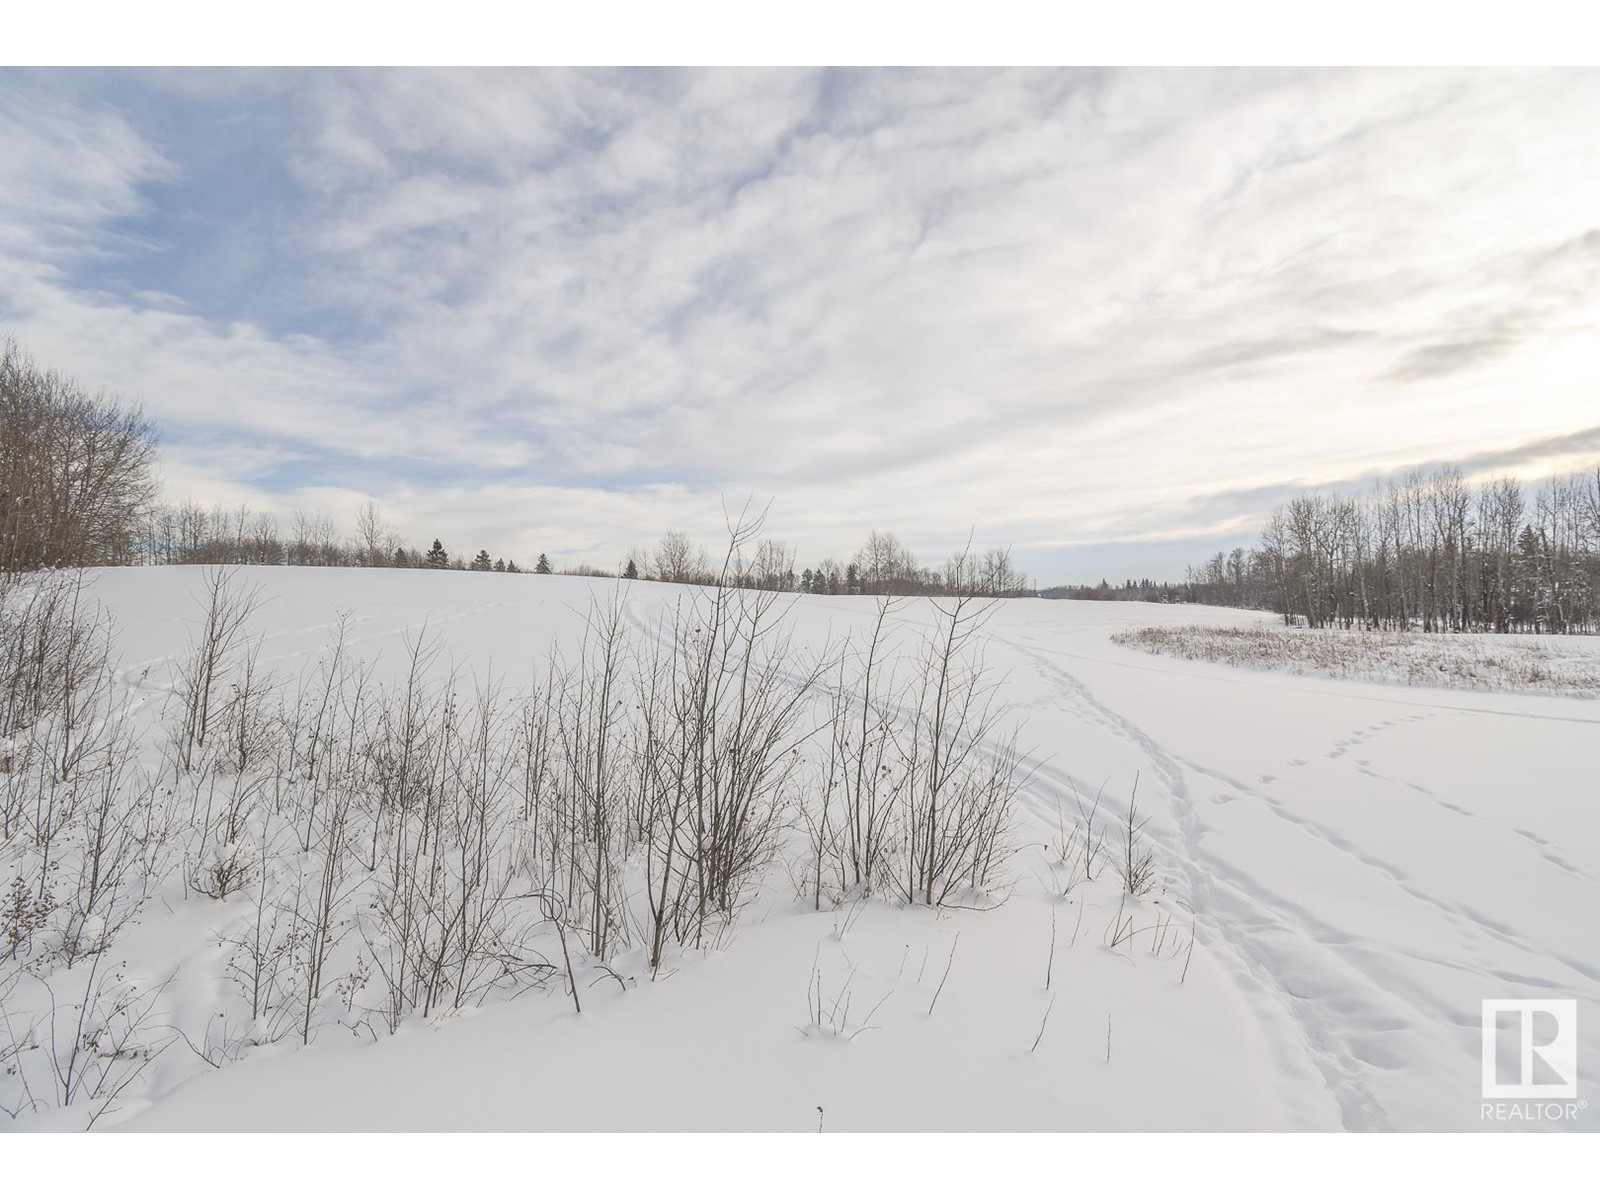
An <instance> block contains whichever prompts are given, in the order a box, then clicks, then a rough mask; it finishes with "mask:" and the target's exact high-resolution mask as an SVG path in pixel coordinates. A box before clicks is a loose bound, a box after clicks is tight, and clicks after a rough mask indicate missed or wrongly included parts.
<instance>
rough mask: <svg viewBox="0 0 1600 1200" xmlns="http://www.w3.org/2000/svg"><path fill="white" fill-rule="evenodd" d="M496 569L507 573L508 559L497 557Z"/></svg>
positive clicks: (495, 561)
mask: <svg viewBox="0 0 1600 1200" xmlns="http://www.w3.org/2000/svg"><path fill="white" fill-rule="evenodd" d="M494 569H495V570H496V571H499V572H500V573H501V574H504V573H505V569H506V560H505V559H503V558H497V559H495V560H494Z"/></svg>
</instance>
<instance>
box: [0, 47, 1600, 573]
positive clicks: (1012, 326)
mask: <svg viewBox="0 0 1600 1200" xmlns="http://www.w3.org/2000/svg"><path fill="white" fill-rule="evenodd" d="M180 78H181V82H182V86H177V85H175V84H174V82H173V81H172V80H170V79H166V78H164V77H163V78H161V79H157V80H153V81H152V82H151V87H152V88H155V87H156V86H157V84H160V86H162V87H164V88H166V89H167V94H166V96H165V97H164V99H163V100H162V102H163V103H172V104H182V103H202V102H204V101H203V99H197V98H196V97H203V96H204V95H205V89H206V87H207V86H210V84H211V82H213V80H212V79H211V78H209V77H208V78H192V77H187V76H185V77H180ZM214 82H215V84H216V86H217V87H219V88H223V89H227V88H230V87H236V84H235V81H232V80H230V79H229V78H227V77H224V78H222V79H221V80H215V81H214ZM248 84H249V86H248V88H242V87H236V90H237V91H239V92H241V93H242V94H243V96H244V99H243V100H239V99H238V98H237V96H236V97H235V102H236V103H241V104H246V105H259V106H267V105H272V106H279V107H280V108H281V109H282V110H283V112H284V113H286V114H287V116H286V123H287V125H288V127H289V128H290V129H291V130H292V133H291V134H289V135H288V136H278V137H276V138H274V139H268V138H266V135H265V134H263V142H262V145H261V148H260V151H259V152H260V153H262V154H272V155H279V156H281V157H282V158H283V161H284V165H285V166H286V168H287V169H288V171H289V173H290V177H291V178H292V179H294V180H296V181H298V186H299V191H298V192H297V193H296V194H295V195H294V196H293V197H290V198H288V201H292V203H293V204H294V205H295V206H296V207H295V221H294V222H293V226H292V227H293V231H294V232H293V233H292V235H291V236H290V237H289V238H288V239H287V240H286V241H284V242H283V243H282V244H278V245H274V246H272V247H269V250H270V251H271V252H272V253H274V254H275V255H279V256H281V258H282V270H283V275H282V276H281V278H280V279H279V284H280V286H281V287H282V288H283V289H284V291H285V292H286V294H288V295H289V296H291V297H292V296H300V297H302V298H303V299H304V300H305V302H306V304H307V306H308V308H315V309H316V310H317V311H319V312H322V311H327V310H330V309H331V310H332V311H333V312H335V313H336V314H344V315H345V316H346V318H347V321H346V322H335V325H334V326H333V327H330V328H329V329H328V330H326V331H325V332H323V333H322V334H321V335H320V336H316V337H308V336H305V335H304V334H300V335H296V336H290V335H287V334H282V333H273V332H272V329H273V328H274V325H273V322H272V321H270V320H269V319H267V318H266V317H263V318H262V319H261V320H260V321H259V322H250V323H232V324H222V323H219V322H218V321H217V319H216V318H214V317H213V316H211V315H209V314H207V313H206V312H204V311H198V310H195V309H193V308H192V307H184V306H183V302H184V301H186V300H187V299H188V298H187V297H181V296H180V297H177V298H176V299H175V300H166V299H163V298H160V297H153V296H140V295H137V294H134V293H132V292H129V293H126V294H107V293H105V292H100V291H95V290H93V289H92V288H89V287H87V286H86V285H84V284H83V283H82V282H80V281H79V280H78V279H77V278H76V277H75V276H74V274H73V264H74V257H73V256H74V255H82V254H84V253H108V252H111V249H110V248H111V247H112V246H113V245H114V242H115V238H116V236H118V235H117V222H118V220H119V218H120V217H122V216H125V215H126V214H128V213H130V212H134V211H136V210H137V209H138V208H139V206H140V205H141V204H143V203H145V202H146V201H145V199H144V197H143V189H146V188H147V187H148V185H149V184H150V183H151V182H152V181H153V180H156V179H165V180H169V181H170V180H171V179H172V178H173V176H174V174H178V173H181V172H182V170H183V166H184V156H185V147H184V146H183V145H182V144H181V142H180V143H178V144H172V145H167V144H162V145H161V146H160V149H159V151H158V150H157V149H156V148H155V146H156V143H155V142H154V140H152V139H153V136H154V135H153V134H150V133H149V132H148V131H144V130H140V129H137V128H136V127H135V126H134V125H133V124H131V123H130V121H131V118H124V117H121V116H118V115H115V114H112V113H109V112H108V111H107V110H106V109H105V108H104V107H97V106H96V105H95V104H93V103H92V102H87V101H83V100H80V99H73V98H71V97H67V96H65V95H58V94H56V93H54V92H52V91H51V90H50V89H49V88H47V87H45V86H44V85H43V81H42V80H41V78H40V77H38V76H30V77H25V78H14V79H11V80H10V81H9V86H8V87H5V88H4V89H3V91H0V96H3V98H0V103H4V104H8V105H10V106H11V107H10V108H9V109H8V110H7V111H11V112H21V113H24V114H27V115H28V123H29V128H30V130H32V131H33V132H30V134H29V135H28V137H29V140H28V141H27V143H26V153H17V152H13V153H9V154H8V153H6V152H5V151H0V199H3V198H11V197H17V198H19V199H16V200H14V201H13V202H12V203H10V204H9V205H6V206H4V207H3V208H0V211H4V212H5V213H6V215H5V216H4V217H0V269H3V270H4V275H3V276H0V320H4V321H7V322H8V323H9V324H11V325H13V326H14V327H15V329H16V331H17V333H18V335H19V336H20V337H22V338H23V340H24V341H26V342H28V343H29V344H30V345H31V346H32V347H33V349H34V350H35V352H36V353H37V354H38V355H39V356H40V357H41V358H43V359H46V360H47V361H50V362H52V363H56V364H60V365H63V366H66V367H68V368H69V369H71V370H73V371H75V372H77V373H79V374H82V375H85V376H88V377H91V378H92V379H93V380H95V381H103V382H107V383H115V384H116V385H118V386H119V387H121V388H123V389H124V390H127V391H131V392H136V393H138V394H140V395H141V396H142V397H143V398H144V399H145V401H146V402H147V404H148V405H149V407H150V409H151V410H152V411H153V413H154V414H155V415H156V416H157V417H158V418H160V419H161V420H162V421H163V422H164V423H166V424H168V425H170V426H171V427H173V428H174V429H177V430H181V431H183V432H184V433H185V434H186V435H187V436H186V438H185V439H184V443H185V445H187V444H189V443H192V442H193V441H194V438H195V437H196V436H198V435H199V434H204V435H205V436H207V437H210V438H213V439H214V440H215V442H216V446H217V449H216V450H215V451H214V452H213V453H212V458H211V459H210V460H209V462H210V465H209V466H204V467H203V469H202V467H201V466H196V467H195V469H194V470H192V471H191V470H190V469H189V465H188V462H187V461H178V462H174V463H170V464H169V474H171V475H173V476H174V477H176V478H192V479H194V480H195V481H196V483H197V485H198V484H204V483H205V481H206V480H208V479H215V478H217V469H216V467H217V464H219V463H232V464H234V465H237V466H238V467H239V469H241V470H242V471H243V472H244V473H245V476H246V477H245V478H243V479H240V480H234V481H233V486H234V487H235V489H237V488H239V487H246V488H249V487H254V486H256V482H257V481H260V480H264V479H265V478H266V474H265V473H263V472H259V471H258V473H257V474H255V475H251V474H250V471H251V470H252V468H251V465H250V464H251V463H252V462H256V461H258V460H257V459H254V458H252V457H251V456H249V455H238V456H234V457H231V458H230V457H229V455H230V453H231V451H230V449H229V447H235V446H248V447H259V446H261V445H267V446H272V445H279V446H282V447H284V448H285V451H286V452H288V453H296V454H300V453H303V454H305V455H306V459H305V462H306V463H307V464H308V465H307V468H306V469H307V470H308V471H309V470H313V467H312V466H311V465H309V464H315V463H316V462H319V461H326V456H327V455H328V454H330V453H335V452H337V453H340V454H342V455H348V456H354V457H357V458H359V459H362V460H363V461H364V462H365V463H367V464H369V465H370V466H371V467H372V472H371V473H370V474H369V475H367V476H364V478H365V479H367V480H368V483H369V484H370V490H372V491H374V492H376V493H378V494H379V495H380V498H381V499H384V500H385V501H386V502H388V503H389V505H390V507H391V508H393V509H395V510H396V513H397V515H398V514H399V512H401V511H403V512H404V513H406V514H407V515H408V516H409V517H414V519H415V520H416V521H418V522H419V523H424V524H425V523H426V522H427V521H430V520H431V521H432V522H433V523H434V524H435V525H441V526H443V525H448V526H449V528H450V529H451V530H452V536H453V537H455V538H456V539H457V540H461V539H463V538H464V539H466V540H469V541H471V540H476V541H481V542H486V543H490V544H491V549H495V550H499V549H500V548H504V549H505V550H506V551H508V552H514V553H516V554H517V555H519V556H530V555H531V554H533V553H537V552H538V550H539V549H541V548H545V547H546V546H550V545H567V546H572V547H579V546H583V547H591V548H594V547H599V548H603V549H605V550H608V551H610V552H612V553H613V556H615V555H616V554H620V553H621V552H623V551H624V550H625V549H626V547H627V545H629V544H630V543H633V542H635V541H639V540H643V539H646V538H653V537H654V536H655V535H656V534H658V533H659V531H660V529H661V528H663V527H665V525H667V524H687V525H694V524H696V523H700V524H702V525H706V526H707V528H708V532H709V530H710V529H712V528H714V525H715V520H716V516H717V500H716V497H717V496H719V495H721V494H724V493H726V494H733V495H743V494H744V493H745V492H747V491H752V490H753V491H756V492H759V493H763V494H774V495H777V496H778V497H779V498H780V503H779V506H778V508H777V510H776V511H775V519H779V518H781V522H782V525H783V530H782V531H783V532H784V533H786V534H790V535H792V536H793V537H794V538H795V540H797V541H799V542H800V543H801V546H802V550H803V552H804V553H806V554H807V555H808V556H812V557H820V556H822V555H823V554H827V553H840V552H844V551H847V550H848V549H849V548H851V547H852V546H853V545H854V544H855V543H856V542H857V541H858V540H859V538H860V537H861V536H862V534H864V532H865V530H866V529H867V528H869V527H872V526H876V527H878V528H894V529H896V530H897V531H898V532H900V533H901V534H902V536H904V537H905V538H906V539H907V540H908V541H909V542H911V543H912V544H914V545H918V546H919V547H922V548H924V549H925V550H927V551H928V552H930V553H931V552H933V551H935V550H937V549H942V548H946V547H948V546H949V545H951V544H952V543H955V542H958V541H960V540H963V539H964V537H965V534H966V530H967V529H968V528H969V527H973V526H975V527H977V529H978V532H979V537H980V539H985V540H1011V541H1013V542H1015V543H1016V545H1017V549H1018V551H1019V557H1021V558H1022V559H1023V560H1024V562H1026V561H1028V558H1029V547H1034V548H1036V549H1037V550H1038V551H1040V552H1041V553H1042V552H1043V550H1044V549H1045V548H1047V547H1050V546H1053V545H1059V544H1063V543H1088V542H1096V541H1119V540H1120V541H1133V540H1158V539H1162V538H1168V537H1175V536H1179V535H1188V534H1200V535H1204V534H1205V533H1206V532H1207V530H1208V529H1209V530H1213V531H1215V532H1216V534H1217V535H1218V536H1224V535H1226V536H1230V537H1231V536H1233V534H1234V533H1236V532H1237V530H1238V529H1239V528H1240V526H1241V525H1242V524H1243V523H1244V522H1245V521H1246V520H1247V517H1246V516H1240V515H1239V514H1237V513H1233V512H1229V513H1226V514H1223V513H1220V512H1213V511H1211V510H1209V509H1207V508H1206V507H1205V506H1204V505H1201V506H1199V507H1198V508H1197V507H1196V506H1195V505H1194V504H1193V503H1191V502H1192V501H1193V500H1194V498H1195V497H1204V496H1211V495H1216V494H1221V493H1230V494H1231V493H1249V492H1251V490H1252V489H1270V488H1272V487H1274V486H1276V485H1280V484H1285V483H1288V482H1292V481H1296V480H1302V481H1306V482H1316V481H1320V480H1329V479H1342V478H1352V477H1356V476H1360V475H1362V474H1364V473H1368V472H1371V471H1374V470H1381V469H1393V468H1398V467H1403V466H1405V465H1407V464H1408V463H1413V462H1419V461H1432V460H1437V459H1441V458H1448V457H1456V458H1471V457H1473V456H1475V455H1483V454H1488V453H1498V452H1501V451H1504V450H1505V449H1506V448H1507V447H1512V446H1516V445H1520V444H1523V443H1528V442H1533V441H1539V440H1541V439H1543V440H1544V441H1545V442H1548V441H1549V440H1550V439H1557V444H1558V445H1559V439H1560V438H1561V437H1562V436H1563V435H1571V434H1574V433H1576V432H1578V431H1581V430H1584V429H1587V428H1590V427H1592V426H1594V425H1595V424H1597V423H1600V422H1597V421H1596V411H1597V410H1596V409H1595V407H1594V402H1593V395H1592V388H1591V381H1592V380H1593V379H1594V378H1595V368H1596V367H1597V366H1600V360H1597V354H1600V350H1597V339H1596V335H1595V334H1594V332H1593V330H1594V329H1595V328H1596V321H1595V318H1596V317H1600V248H1597V244H1600V233H1596V232H1595V230H1596V229H1597V228H1600V217H1597V216H1596V213H1597V212H1600V204H1597V201H1600V158H1597V157H1596V156H1595V155H1594V154H1593V153H1592V137H1593V133H1592V131H1593V129H1595V128H1600V77H1596V76H1595V75H1594V74H1592V73H1582V72H1563V71H1554V72H1525V71H1516V72H1464V71H1451V72H1443V71H1428V72H1398V71H1372V72H1325V71H1318V72H1312V73H1290V72H1247V73H1242V74H1241V73H1228V72H1210V71H1183V72H1084V73H1071V72H1045V71H1022V72H1009V71H998V72H995V71H982V72H977V71H974V72H940V71H894V72H879V73H857V72H851V73H846V74H842V75H841V74H832V75H818V74H813V73H804V72H757V73H739V72H731V71H718V72H712V73H697V72H640V73H617V72H571V71H558V72H531V73H530V72H499V71H495V72H488V71H482V72H478V71H474V72H399V73H383V72H365V71H363V72H355V73H313V74H309V75H307V74H296V75H294V76H292V77H288V78H276V77H273V76H270V75H269V76H266V77H263V76H261V75H253V76H251V77H250V78H249V80H248ZM36 159H37V160H40V161H42V163H43V164H44V165H43V166H41V167H39V168H38V169H37V170H35V169H33V168H32V167H31V166H29V163H31V162H32V161H34V160H36ZM25 160H26V161H25ZM179 178H180V181H181V174H179ZM286 202H287V201H286ZM250 219H251V213H250V212H249V211H245V212H241V213H240V214H239V216H238V220H239V221H241V222H248V221H249V220H250ZM246 232H248V229H246ZM165 252H167V253H181V252H182V248H181V247H169V248H167V249H166V250H165ZM158 290H159V289H158ZM245 310H246V311H249V306H248V305H245ZM344 323H348V324H349V325H350V326H351V329H343V328H339V327H338V326H339V325H341V324H344ZM352 330H353V331H352ZM194 454H195V452H194V451H191V450H188V449H183V448H181V447H179V446H175V447H174V449H173V451H172V452H171V453H170V454H169V459H171V458H172V457H174V456H178V457H179V458H180V460H181V459H182V456H184V455H190V456H193V455H194ZM419 456H421V457H422V458H424V459H425V460H426V464H427V466H428V468H429V469H428V470H427V471H426V472H423V471H419V470H418V469H417V464H416V460H417V458H418V457H419ZM192 461H193V462H195V463H199V459H198V458H197V457H193V458H192ZM1537 461H1538V464H1539V465H1540V466H1545V465H1548V464H1550V463H1551V462H1556V461H1561V454H1560V452H1559V450H1557V451H1555V452H1551V451H1549V450H1548V447H1547V449H1546V450H1545V451H1542V452H1541V457H1539V458H1538V460H1537ZM329 469H330V470H333V469H336V468H329ZM384 471H387V472H389V473H390V475H391V476H392V477H391V478H389V479H387V480H380V479H379V478H378V477H377V476H378V474H379V473H381V472H384ZM619 481H628V483H627V484H626V485H625V484H624V483H622V482H619ZM349 483H350V481H349V480H348V479H340V478H321V477H316V476H312V477H302V478H300V479H299V480H298V481H297V482H294V483H292V484H286V483H283V482H282V481H281V480H278V481H276V482H273V483H272V487H271V488H266V487H265V486H264V485H263V487H262V491H261V494H262V498H263V499H267V498H270V496H271V494H272V491H273V490H276V491H277V492H278V493H279V494H280V496H281V497H282V499H283V500H284V501H285V502H295V501H296V500H297V499H301V500H303V499H304V494H302V493H305V489H317V488H322V489H331V490H329V491H327V492H326V495H327V496H328V497H330V498H338V497H343V496H344V495H345V492H344V491H341V490H340V489H346V490H349ZM636 484H644V485H647V486H648V487H650V488H655V489H665V490H654V491H652V490H643V491H641V490H639V489H638V487H637V486H635V485H636ZM207 486H216V487H219V488H220V487H221V485H220V483H219V484H215V485H207ZM364 486H365V485H364ZM291 493H292V494H291ZM305 494H309V493H305ZM430 498H431V499H430ZM330 502H331V500H330ZM338 502H339V503H340V504H342V503H344V501H343V500H342V499H341V500H339V501H338ZM672 506H677V507H676V508H674V507H672ZM350 507H351V508H352V509H353V507H354V504H353V503H351V505H350ZM534 511H536V512H537V513H538V514H539V515H538V516H537V517H533V516H530V515H529V514H530V512H534ZM451 513H454V514H455V515H453V516H452V515H449V514H451ZM1208 522H1209V524H1208ZM454 531H459V532H454ZM425 533H426V530H425V529H422V528H418V529H417V530H416V531H415V536H416V537H417V538H418V539H419V540H420V539H421V538H422V537H423V536H424V534H425ZM429 536H431V535H429ZM597 557H603V555H599V554H597Z"/></svg>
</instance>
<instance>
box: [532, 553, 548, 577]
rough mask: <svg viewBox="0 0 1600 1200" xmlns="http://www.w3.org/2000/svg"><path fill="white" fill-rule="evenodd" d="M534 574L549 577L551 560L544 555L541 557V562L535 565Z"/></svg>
mask: <svg viewBox="0 0 1600 1200" xmlns="http://www.w3.org/2000/svg"><path fill="white" fill-rule="evenodd" d="M533 573H534V574H535V575H549V574H550V573H551V571H550V560H549V559H548V558H546V557H545V556H544V555H542V554H541V555H539V561H538V562H536V563H534V564H533Z"/></svg>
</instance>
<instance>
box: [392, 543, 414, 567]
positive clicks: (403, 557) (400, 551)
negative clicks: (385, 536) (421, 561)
mask: <svg viewBox="0 0 1600 1200" xmlns="http://www.w3.org/2000/svg"><path fill="white" fill-rule="evenodd" d="M394 565H395V566H397V567H409V566H410V565H411V556H410V555H408V554H407V553H406V548H405V547H404V546H396V547H395V548H394Z"/></svg>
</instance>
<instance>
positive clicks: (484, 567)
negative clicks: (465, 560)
mask: <svg viewBox="0 0 1600 1200" xmlns="http://www.w3.org/2000/svg"><path fill="white" fill-rule="evenodd" d="M493 569H494V567H493V565H492V564H491V563H490V562H489V552H488V551H487V550H479V551H478V556H477V557H476V558H474V559H473V560H472V570H474V571H492V570H493Z"/></svg>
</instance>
